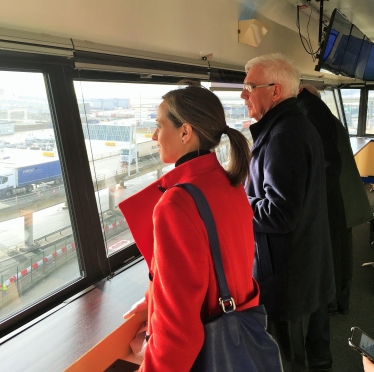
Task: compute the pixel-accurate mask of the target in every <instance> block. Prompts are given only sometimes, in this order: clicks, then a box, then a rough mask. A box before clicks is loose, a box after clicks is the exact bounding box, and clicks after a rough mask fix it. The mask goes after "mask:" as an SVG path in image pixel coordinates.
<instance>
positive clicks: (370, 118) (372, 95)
mask: <svg viewBox="0 0 374 372" xmlns="http://www.w3.org/2000/svg"><path fill="white" fill-rule="evenodd" d="M366 134H374V91H373V90H369V97H368V112H367V118H366Z"/></svg>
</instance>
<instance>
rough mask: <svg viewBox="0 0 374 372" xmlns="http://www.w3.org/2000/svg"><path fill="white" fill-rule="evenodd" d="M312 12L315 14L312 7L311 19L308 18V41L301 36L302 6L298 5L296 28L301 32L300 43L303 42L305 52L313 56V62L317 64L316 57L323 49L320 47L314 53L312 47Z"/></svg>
mask: <svg viewBox="0 0 374 372" xmlns="http://www.w3.org/2000/svg"><path fill="white" fill-rule="evenodd" d="M312 12H313V8H312V7H310V13H309V18H308V23H307V34H308V39H307V38H305V37H304V36H303V35H302V34H301V27H300V6H299V5H298V6H297V17H296V27H297V29H298V32H299V37H300V41H301V44H302V45H303V47H304V50H305V51H306V52H307V53H308V54H309V55H311V56H312V59H313V62H315V60H316V56H317V54H318V53H319V51H320V49H321V46H319V47H318V49H317V50H316V51H313V46H312V42H311V39H310V34H309V24H310V20H311V17H312Z"/></svg>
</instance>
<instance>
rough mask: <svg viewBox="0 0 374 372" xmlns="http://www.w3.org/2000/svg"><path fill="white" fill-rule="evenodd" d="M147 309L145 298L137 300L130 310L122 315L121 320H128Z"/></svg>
mask: <svg viewBox="0 0 374 372" xmlns="http://www.w3.org/2000/svg"><path fill="white" fill-rule="evenodd" d="M147 308H148V304H147V302H146V301H145V297H143V298H142V299H141V300H139V301H138V302H135V303H134V305H132V307H131V310H130V311H128V312H127V313H125V314H124V315H123V318H124V319H128V318H130V317H131V316H132V315H134V314H136V313H140V312H142V311H144V310H147Z"/></svg>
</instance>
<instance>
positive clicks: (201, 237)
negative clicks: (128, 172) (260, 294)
mask: <svg viewBox="0 0 374 372" xmlns="http://www.w3.org/2000/svg"><path fill="white" fill-rule="evenodd" d="M168 192H175V191H172V190H170V191H168ZM165 196H166V195H165ZM183 196H184V197H183V198H181V199H182V200H183V208H182V207H181V206H179V205H176V204H175V203H173V202H172V201H170V200H169V201H166V202H163V203H160V204H159V205H158V206H156V209H155V213H154V229H155V231H154V236H155V252H154V260H155V262H154V267H155V272H154V277H153V298H152V302H153V314H152V315H151V319H150V322H151V329H152V331H151V336H150V338H149V341H148V345H147V350H146V353H145V356H144V361H143V364H142V366H141V368H140V370H139V371H142V372H143V371H146V372H153V371H163V372H169V371H170V372H175V371H179V372H184V371H186V372H187V371H189V370H190V369H191V367H192V365H193V363H194V361H195V359H196V357H197V355H198V353H199V351H200V349H201V347H202V345H203V341H204V329H203V324H202V322H201V319H200V312H201V308H202V304H203V302H204V299H205V296H206V293H207V288H208V256H207V254H206V252H207V249H208V246H207V244H208V243H207V236H206V234H204V231H205V229H204V230H202V229H201V224H200V222H199V219H200V217H199V215H198V212H197V210H196V207H195V205H194V204H193V205H191V203H193V201H192V200H191V201H189V200H188V199H187V198H188V197H187V196H185V195H183ZM193 208H195V210H196V211H195V210H194V209H193ZM191 211H192V215H191V213H189V212H191ZM201 223H202V222H201ZM197 225H198V226H200V229H199V228H197V227H196V226H197Z"/></svg>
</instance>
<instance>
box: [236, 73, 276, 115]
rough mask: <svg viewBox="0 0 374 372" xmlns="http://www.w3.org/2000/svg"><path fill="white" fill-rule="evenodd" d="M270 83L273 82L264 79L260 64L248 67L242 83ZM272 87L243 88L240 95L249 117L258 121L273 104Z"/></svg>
mask: <svg viewBox="0 0 374 372" xmlns="http://www.w3.org/2000/svg"><path fill="white" fill-rule="evenodd" d="M271 83H275V82H274V81H266V80H265V78H264V69H263V67H261V66H253V67H252V68H250V69H249V71H248V74H247V76H246V77H245V79H244V84H249V85H251V86H258V85H265V84H271ZM274 89H275V86H269V87H262V88H255V89H253V90H252V92H249V91H248V90H247V89H243V91H242V94H241V95H240V97H241V98H243V99H244V102H245V105H246V106H247V109H248V115H249V117H251V118H253V119H255V120H257V121H258V120H260V119H261V118H262V117H263V116H264V115H265V114H266V113H267V112H268V111H269V110H270V109H271V108H272V107H273V106H274V105H275V102H274V101H273V97H274Z"/></svg>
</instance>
